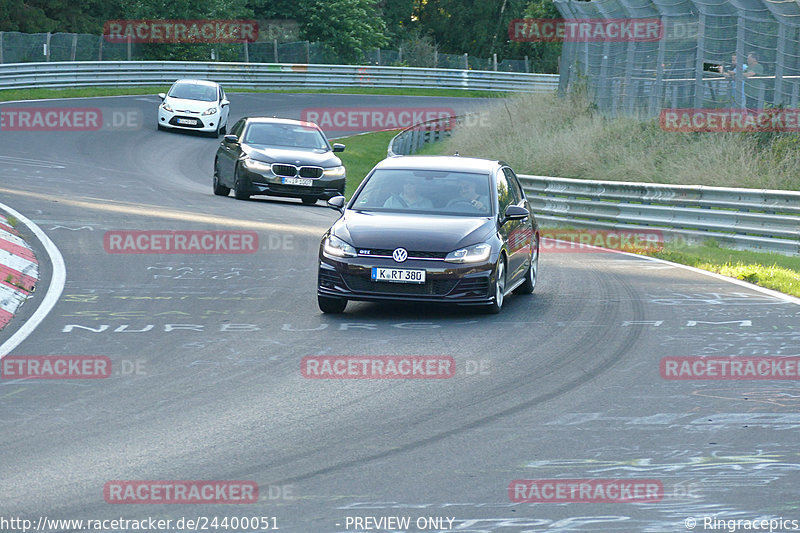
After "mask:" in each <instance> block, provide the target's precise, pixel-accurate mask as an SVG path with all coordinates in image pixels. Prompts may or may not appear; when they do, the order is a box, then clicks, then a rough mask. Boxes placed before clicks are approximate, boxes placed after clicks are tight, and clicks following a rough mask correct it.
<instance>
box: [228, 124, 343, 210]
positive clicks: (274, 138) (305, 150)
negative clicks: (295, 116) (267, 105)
mask: <svg viewBox="0 0 800 533" xmlns="http://www.w3.org/2000/svg"><path fill="white" fill-rule="evenodd" d="M343 150H344V145H343V144H334V145H333V147H331V145H330V143H328V139H326V138H325V135H324V134H323V133H322V130H320V129H319V126H317V125H316V124H314V123H312V122H301V121H299V120H290V119H283V118H266V117H245V118H243V119H240V120H239V121H238V122H236V124H234V125H233V127H232V128H231V129H230V134H229V135H226V136H225V137H224V138H223V140H222V142H221V143H220V145H219V148H218V149H217V155H216V157H215V158H214V194H217V195H220V196H227V195H228V194H229V193H230V192H231V189H233V194H234V196H236V198H238V199H239V200H247V199H249V198H250V196H252V195H257V194H263V195H269V196H282V197H289V198H300V199H301V200H302V201H303V203H304V204H314V203H316V201H317V200H320V199H325V200H327V199H329V198H332V197H334V196H337V195H341V194H344V187H345V179H346V177H345V169H344V166H342V161H341V159H339V158H338V157H336V156H335V155H334V152H341V151H343Z"/></svg>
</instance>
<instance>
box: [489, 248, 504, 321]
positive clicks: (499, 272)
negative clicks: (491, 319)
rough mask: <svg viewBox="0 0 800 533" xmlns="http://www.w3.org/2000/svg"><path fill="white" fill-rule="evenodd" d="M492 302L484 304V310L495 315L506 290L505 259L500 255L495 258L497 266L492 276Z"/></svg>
mask: <svg viewBox="0 0 800 533" xmlns="http://www.w3.org/2000/svg"><path fill="white" fill-rule="evenodd" d="M494 278H495V280H494V302H492V303H491V304H489V305H488V306H486V312H487V313H490V314H492V315H496V314H497V313H499V312H500V310H501V309H502V308H503V300H504V299H505V291H506V261H505V258H504V257H503V256H502V255H501V256H500V258H499V259H498V260H497V267H496V270H495V276H494Z"/></svg>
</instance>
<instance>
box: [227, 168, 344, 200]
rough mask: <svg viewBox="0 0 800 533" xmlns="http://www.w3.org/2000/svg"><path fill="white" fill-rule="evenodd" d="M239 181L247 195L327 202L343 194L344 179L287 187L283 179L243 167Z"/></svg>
mask: <svg viewBox="0 0 800 533" xmlns="http://www.w3.org/2000/svg"><path fill="white" fill-rule="evenodd" d="M239 179H240V180H242V185H243V186H244V188H245V189H246V190H247V192H248V194H253V195H257V194H263V195H267V196H281V197H284V198H316V199H318V200H328V199H330V198H333V197H334V196H336V195H339V194H344V187H345V182H346V178H345V177H341V178H325V177H322V178H315V179H312V180H311V182H312V185H310V186H309V185H287V184H285V183H283V181H284V178H283V177H281V176H275V175H274V174H271V173H270V174H262V173H260V172H254V171H252V170H249V169H247V168H245V167H241V168H240V170H239Z"/></svg>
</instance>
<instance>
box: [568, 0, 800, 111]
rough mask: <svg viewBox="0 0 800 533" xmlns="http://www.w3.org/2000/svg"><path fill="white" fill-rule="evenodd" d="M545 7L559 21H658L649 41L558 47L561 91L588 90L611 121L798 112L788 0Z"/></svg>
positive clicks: (795, 25)
mask: <svg viewBox="0 0 800 533" xmlns="http://www.w3.org/2000/svg"><path fill="white" fill-rule="evenodd" d="M554 1H555V4H556V7H557V8H558V10H559V12H560V13H561V15H562V16H563V17H564V19H567V21H569V20H573V21H576V20H577V19H605V20H609V19H626V20H629V19H633V20H636V19H658V20H659V21H660V24H661V26H662V30H663V32H662V34H661V36H660V38H658V39H656V40H651V41H638V42H634V41H633V40H630V41H628V42H611V41H610V40H605V41H596V42H588V41H587V42H564V44H563V50H562V56H561V74H562V78H561V89H562V90H571V88H574V87H575V86H577V85H582V86H588V88H589V90H590V93H591V94H592V96H593V98H594V101H595V103H596V104H597V106H598V107H599V108H600V109H602V110H603V111H604V112H605V113H607V114H609V115H611V116H614V115H620V114H628V115H631V114H638V115H640V116H654V115H657V114H658V113H659V111H660V110H661V109H664V108H744V107H747V108H750V109H753V108H757V109H762V108H765V107H770V106H783V107H791V108H796V107H797V105H798V98H800V3H798V2H797V1H795V0H783V1H775V0H723V1H720V0H590V1H575V0H554ZM734 54H735V55H736V63H735V64H734V63H733V58H732V56H733V55H734ZM751 57H754V58H755V61H753V60H752V59H751ZM720 69H721V70H720ZM726 73H727V75H726Z"/></svg>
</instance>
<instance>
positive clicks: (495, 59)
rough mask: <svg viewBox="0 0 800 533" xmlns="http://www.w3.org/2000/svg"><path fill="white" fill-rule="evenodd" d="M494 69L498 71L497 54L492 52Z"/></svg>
mask: <svg viewBox="0 0 800 533" xmlns="http://www.w3.org/2000/svg"><path fill="white" fill-rule="evenodd" d="M492 70H494V71H495V72H497V54H492Z"/></svg>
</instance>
